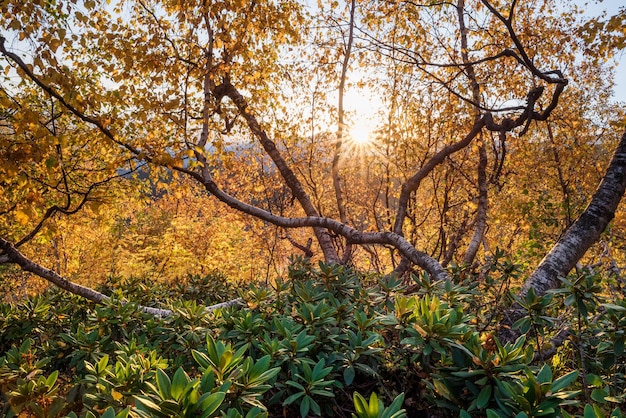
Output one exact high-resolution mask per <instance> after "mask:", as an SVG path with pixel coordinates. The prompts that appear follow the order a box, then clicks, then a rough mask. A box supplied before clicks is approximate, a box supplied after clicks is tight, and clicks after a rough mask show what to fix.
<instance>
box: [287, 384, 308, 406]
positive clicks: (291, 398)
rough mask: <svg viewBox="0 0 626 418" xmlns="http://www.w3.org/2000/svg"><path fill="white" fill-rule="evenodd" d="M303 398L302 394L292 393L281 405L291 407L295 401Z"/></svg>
mask: <svg viewBox="0 0 626 418" xmlns="http://www.w3.org/2000/svg"><path fill="white" fill-rule="evenodd" d="M303 389H304V388H303ZM303 396H304V392H298V393H294V394H293V395H291V396H289V397H288V398H287V399H285V400H284V401H283V405H291V404H292V403H294V402H295V401H297V400H298V399H300V398H301V397H303Z"/></svg>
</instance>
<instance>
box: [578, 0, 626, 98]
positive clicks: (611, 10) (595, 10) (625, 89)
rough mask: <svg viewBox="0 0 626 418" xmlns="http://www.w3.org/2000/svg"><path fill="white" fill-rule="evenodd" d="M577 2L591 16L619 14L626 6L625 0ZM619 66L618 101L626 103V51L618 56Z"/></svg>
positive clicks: (616, 91) (584, 0) (617, 79)
mask: <svg viewBox="0 0 626 418" xmlns="http://www.w3.org/2000/svg"><path fill="white" fill-rule="evenodd" d="M575 3H576V4H578V5H579V6H581V7H583V8H584V9H585V10H586V11H587V15H588V16H589V17H598V16H601V15H602V13H604V12H606V14H607V16H612V15H614V14H617V12H618V11H619V10H620V8H621V9H623V8H625V7H626V1H625V0H604V1H602V0H575ZM616 61H617V62H618V64H619V65H618V66H617V67H616V68H615V84H616V85H615V95H614V98H615V100H616V101H620V102H624V103H626V52H624V51H622V53H621V55H620V56H618V57H616Z"/></svg>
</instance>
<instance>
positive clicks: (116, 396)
mask: <svg viewBox="0 0 626 418" xmlns="http://www.w3.org/2000/svg"><path fill="white" fill-rule="evenodd" d="M111 397H113V400H115V401H119V400H120V399H122V398H123V397H124V395H122V394H121V393H119V392H118V391H116V390H115V389H114V390H112V391H111Z"/></svg>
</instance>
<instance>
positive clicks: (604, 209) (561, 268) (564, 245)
mask: <svg viewBox="0 0 626 418" xmlns="http://www.w3.org/2000/svg"><path fill="white" fill-rule="evenodd" d="M625 190H626V132H624V134H623V135H622V138H621V139H620V141H619V144H618V145H617V148H616V149H615V153H614V154H613V159H612V160H611V163H610V164H609V167H608V168H607V170H606V173H605V174H604V178H603V179H602V182H601V183H600V186H599V187H598V189H597V190H596V192H595V194H594V195H593V197H592V198H591V202H590V203H589V205H588V206H587V208H586V209H585V211H584V212H583V213H582V214H581V215H580V216H579V217H578V219H577V220H576V221H575V222H574V223H573V224H572V225H571V226H570V227H569V228H568V229H567V230H566V231H565V233H564V234H563V236H562V237H561V238H560V239H559V241H558V242H557V243H556V244H555V245H554V247H552V249H551V250H550V252H549V253H548V254H547V255H546V256H545V257H544V259H543V260H542V261H541V263H540V264H539V266H538V267H537V268H536V269H535V271H533V273H532V274H531V275H530V277H528V279H527V280H526V281H525V282H524V284H523V286H522V288H521V290H520V291H519V293H518V296H520V297H522V298H523V297H525V296H526V294H527V293H528V291H529V290H530V289H531V288H532V289H533V290H534V292H535V294H536V295H537V296H543V295H545V294H546V293H547V292H548V291H549V290H551V289H555V288H557V287H559V285H560V281H559V277H565V276H567V274H568V273H569V272H570V270H572V268H574V266H575V265H576V263H577V262H578V261H579V260H580V259H581V258H582V257H583V255H584V254H585V252H587V250H588V249H589V247H591V246H592V245H593V244H594V243H595V242H596V241H597V240H598V238H599V237H600V234H602V232H603V231H604V230H605V229H606V227H607V225H608V224H609V222H610V221H611V220H612V219H613V217H614V216H615V211H616V209H617V206H618V205H619V202H620V200H621V199H622V196H623V195H624V191H625ZM525 314H526V312H524V311H523V310H522V309H521V307H520V306H519V305H518V304H514V305H513V306H511V308H510V309H509V310H508V311H507V312H506V313H505V320H504V323H503V325H504V326H503V328H502V330H501V333H500V336H501V337H502V338H503V339H504V340H506V341H513V340H515V339H516V338H517V337H518V336H519V331H517V330H513V329H512V328H511V326H512V324H514V323H515V321H517V320H518V319H520V318H522V317H523V316H524V315H525Z"/></svg>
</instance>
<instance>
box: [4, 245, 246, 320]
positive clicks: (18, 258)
mask: <svg viewBox="0 0 626 418" xmlns="http://www.w3.org/2000/svg"><path fill="white" fill-rule="evenodd" d="M0 249H1V250H2V252H3V254H2V255H0V263H13V264H17V265H18V266H20V267H21V268H22V270H24V271H29V272H31V273H34V274H36V275H37V276H39V277H41V278H42V279H45V280H47V281H49V282H50V283H53V284H54V285H56V286H58V287H60V288H61V289H63V290H67V291H68V292H71V293H73V294H75V295H78V296H82V297H84V298H85V299H88V300H90V301H93V302H96V303H107V302H109V301H110V300H111V298H110V297H109V296H107V295H105V294H103V293H100V292H98V291H95V290H93V289H91V288H88V287H85V286H81V285H79V284H77V283H74V282H71V281H69V280H67V279H66V278H64V277H62V276H61V275H59V274H58V273H56V272H55V271H53V270H50V269H48V268H46V267H44V266H42V265H41V264H38V263H36V262H34V261H33V260H31V259H29V258H28V257H26V256H25V255H24V254H22V253H21V252H20V251H19V250H18V249H17V248H15V246H14V245H13V244H11V243H10V242H9V241H7V240H5V239H4V238H2V237H0ZM241 303H242V300H241V299H233V300H229V301H227V302H222V303H218V304H216V305H211V306H207V307H206V308H205V310H206V311H207V312H211V311H214V310H216V309H219V308H226V307H229V306H238V305H241ZM137 307H138V309H139V310H141V311H143V312H146V313H148V314H150V315H154V316H157V317H164V316H170V315H172V314H173V311H171V310H170V309H160V308H153V307H150V306H143V305H138V306H137Z"/></svg>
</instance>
